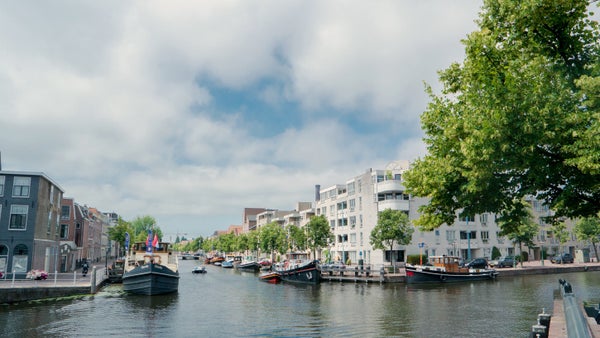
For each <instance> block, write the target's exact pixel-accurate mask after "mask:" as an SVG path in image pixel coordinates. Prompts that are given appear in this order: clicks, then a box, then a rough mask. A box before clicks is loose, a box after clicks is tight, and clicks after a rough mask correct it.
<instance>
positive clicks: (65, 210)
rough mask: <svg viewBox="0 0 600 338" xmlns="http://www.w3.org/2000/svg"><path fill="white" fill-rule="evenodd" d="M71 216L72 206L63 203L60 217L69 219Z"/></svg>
mask: <svg viewBox="0 0 600 338" xmlns="http://www.w3.org/2000/svg"><path fill="white" fill-rule="evenodd" d="M69 218H71V207H70V206H68V205H63V206H62V207H61V208H60V219H69Z"/></svg>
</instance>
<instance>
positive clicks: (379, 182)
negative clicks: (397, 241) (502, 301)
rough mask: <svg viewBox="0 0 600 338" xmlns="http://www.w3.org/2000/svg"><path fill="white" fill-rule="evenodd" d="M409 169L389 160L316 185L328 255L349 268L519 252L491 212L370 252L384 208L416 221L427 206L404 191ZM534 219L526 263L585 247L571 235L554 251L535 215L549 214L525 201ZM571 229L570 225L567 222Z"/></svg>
mask: <svg viewBox="0 0 600 338" xmlns="http://www.w3.org/2000/svg"><path fill="white" fill-rule="evenodd" d="M408 168H409V162H408V161H395V162H392V163H390V164H389V165H388V166H387V167H386V168H385V169H382V170H374V169H369V170H367V171H366V172H365V173H363V174H360V175H358V176H355V177H353V178H350V179H348V180H347V181H346V183H344V184H336V185H333V186H329V187H326V188H321V187H320V186H318V185H317V186H316V196H315V199H316V201H315V214H316V215H324V216H325V217H326V218H327V220H328V221H329V225H330V227H331V230H332V232H333V234H334V237H335V238H334V241H332V242H331V243H330V245H329V248H327V249H328V250H330V251H331V253H332V257H333V258H334V259H335V258H337V259H341V260H342V261H344V262H345V261H347V260H348V259H350V261H351V262H352V264H357V263H359V261H360V260H362V261H363V263H364V264H370V265H372V266H374V267H379V266H381V265H382V264H390V263H391V261H392V257H393V258H394V259H393V261H395V262H403V261H405V257H406V255H413V254H419V253H423V254H427V255H429V256H433V255H444V254H445V255H456V256H460V257H463V258H464V259H466V260H467V259H471V258H476V257H486V258H488V259H490V258H491V256H492V249H493V247H496V248H498V249H499V250H500V253H501V254H502V255H513V254H520V252H519V251H518V247H516V246H515V245H514V244H513V243H512V241H510V240H508V239H506V238H503V237H500V236H499V232H500V228H499V227H498V226H497V224H496V222H495V215H494V214H489V213H485V214H480V215H475V216H474V217H468V218H459V217H457V218H456V220H455V222H454V224H450V225H443V226H441V227H439V228H438V229H435V230H434V231H428V232H422V231H420V230H419V229H418V228H415V232H414V233H413V237H412V242H411V243H410V244H409V245H406V246H401V245H395V246H394V248H393V250H391V251H390V250H389V249H388V250H385V251H383V250H374V249H373V248H372V246H371V244H370V234H371V231H372V230H373V228H374V227H375V226H376V225H377V219H378V213H379V212H381V211H383V210H385V209H388V208H389V209H393V210H402V211H405V212H406V213H407V214H408V216H409V219H411V220H414V219H416V218H418V211H417V210H418V208H419V206H421V205H423V204H424V203H426V202H427V200H426V199H423V198H413V197H411V196H409V195H408V194H406V193H405V187H404V183H403V178H402V174H403V173H404V171H406V170H407V169H408ZM530 201H531V203H532V212H533V213H534V218H535V221H536V222H538V224H540V232H539V234H538V236H537V237H536V238H534V241H535V242H536V247H535V248H532V249H531V250H529V248H527V247H523V248H522V249H523V251H528V252H529V257H530V258H529V259H530V260H533V259H538V260H539V259H540V257H541V252H542V250H544V251H545V252H546V253H547V254H548V255H552V254H554V253H558V252H563V251H568V252H571V254H573V255H574V256H575V251H576V249H581V248H587V244H586V243H577V242H576V239H575V236H574V234H573V232H572V231H571V238H570V241H569V242H567V243H566V244H565V245H564V247H562V248H560V247H559V243H558V241H557V240H556V239H554V238H552V237H551V236H549V228H550V225H548V224H545V223H544V222H543V219H542V218H541V217H543V216H548V215H549V213H550V212H551V211H549V210H548V208H547V207H545V206H544V205H543V204H542V203H540V202H539V201H535V200H533V199H530ZM567 227H568V229H569V230H572V222H567Z"/></svg>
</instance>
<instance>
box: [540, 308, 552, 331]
mask: <svg viewBox="0 0 600 338" xmlns="http://www.w3.org/2000/svg"><path fill="white" fill-rule="evenodd" d="M551 318H552V316H551V315H550V314H549V313H546V309H545V308H543V309H542V313H540V314H539V315H538V323H539V324H540V325H544V326H545V327H550V320H551Z"/></svg>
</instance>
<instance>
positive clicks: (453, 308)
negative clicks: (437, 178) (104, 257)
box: [0, 261, 600, 337]
mask: <svg viewBox="0 0 600 338" xmlns="http://www.w3.org/2000/svg"><path fill="white" fill-rule="evenodd" d="M196 264H199V262H197V261H182V262H181V266H180V268H181V279H180V288H179V292H178V293H176V294H169V295H160V296H153V297H148V296H140V295H130V294H125V293H124V292H123V291H122V287H121V286H120V285H112V286H109V287H106V288H104V289H103V290H102V291H101V292H99V293H98V294H96V295H94V296H86V297H82V298H79V299H74V300H62V301H56V302H41V303H34V304H19V305H10V306H8V305H3V306H0V327H2V328H3V331H2V333H1V334H0V335H3V336H15V337H24V336H32V337H35V336H44V337H80V336H83V337H95V336H96V337H106V336H118V337H123V336H127V337H159V336H165V337H198V336H203V337H249V336H253V337H281V336H286V337H292V336H305V337H306V336H311V337H315V336H347V337H392V336H393V337H449V336H456V337H483V336H485V337H525V336H527V334H528V332H529V331H530V329H531V326H532V325H533V324H535V321H536V318H537V314H538V313H540V312H541V310H542V308H546V310H547V311H548V312H551V311H552V304H553V295H554V294H555V293H556V292H557V290H558V279H559V278H564V279H566V280H567V281H569V282H570V283H571V284H572V285H573V291H574V293H575V295H576V297H578V298H579V299H585V300H596V301H597V300H598V299H600V288H598V285H600V273H599V272H581V273H572V274H566V275H545V276H526V277H511V278H509V277H506V278H499V279H498V280H497V281H483V282H473V283H465V284H439V285H405V284H384V285H381V284H379V283H373V284H364V283H347V284H344V283H339V282H325V283H322V284H321V285H317V286H313V285H291V284H285V283H281V284H276V285H273V284H268V283H264V282H260V281H259V280H258V278H257V276H256V275H255V274H253V273H246V272H238V271H235V270H231V269H222V268H219V267H214V266H209V267H207V270H208V273H206V274H193V273H192V272H191V271H192V268H193V266H194V265H196ZM507 323H510V324H507Z"/></svg>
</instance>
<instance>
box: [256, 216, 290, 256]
mask: <svg viewBox="0 0 600 338" xmlns="http://www.w3.org/2000/svg"><path fill="white" fill-rule="evenodd" d="M259 231H260V233H259V241H260V249H261V250H262V251H264V252H268V253H270V254H271V258H273V253H275V252H279V253H280V254H284V253H285V252H286V250H287V235H286V233H285V230H284V229H283V228H282V227H281V226H280V225H279V224H277V223H276V222H271V223H268V224H266V225H264V226H263V227H261V228H260V230H259Z"/></svg>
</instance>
